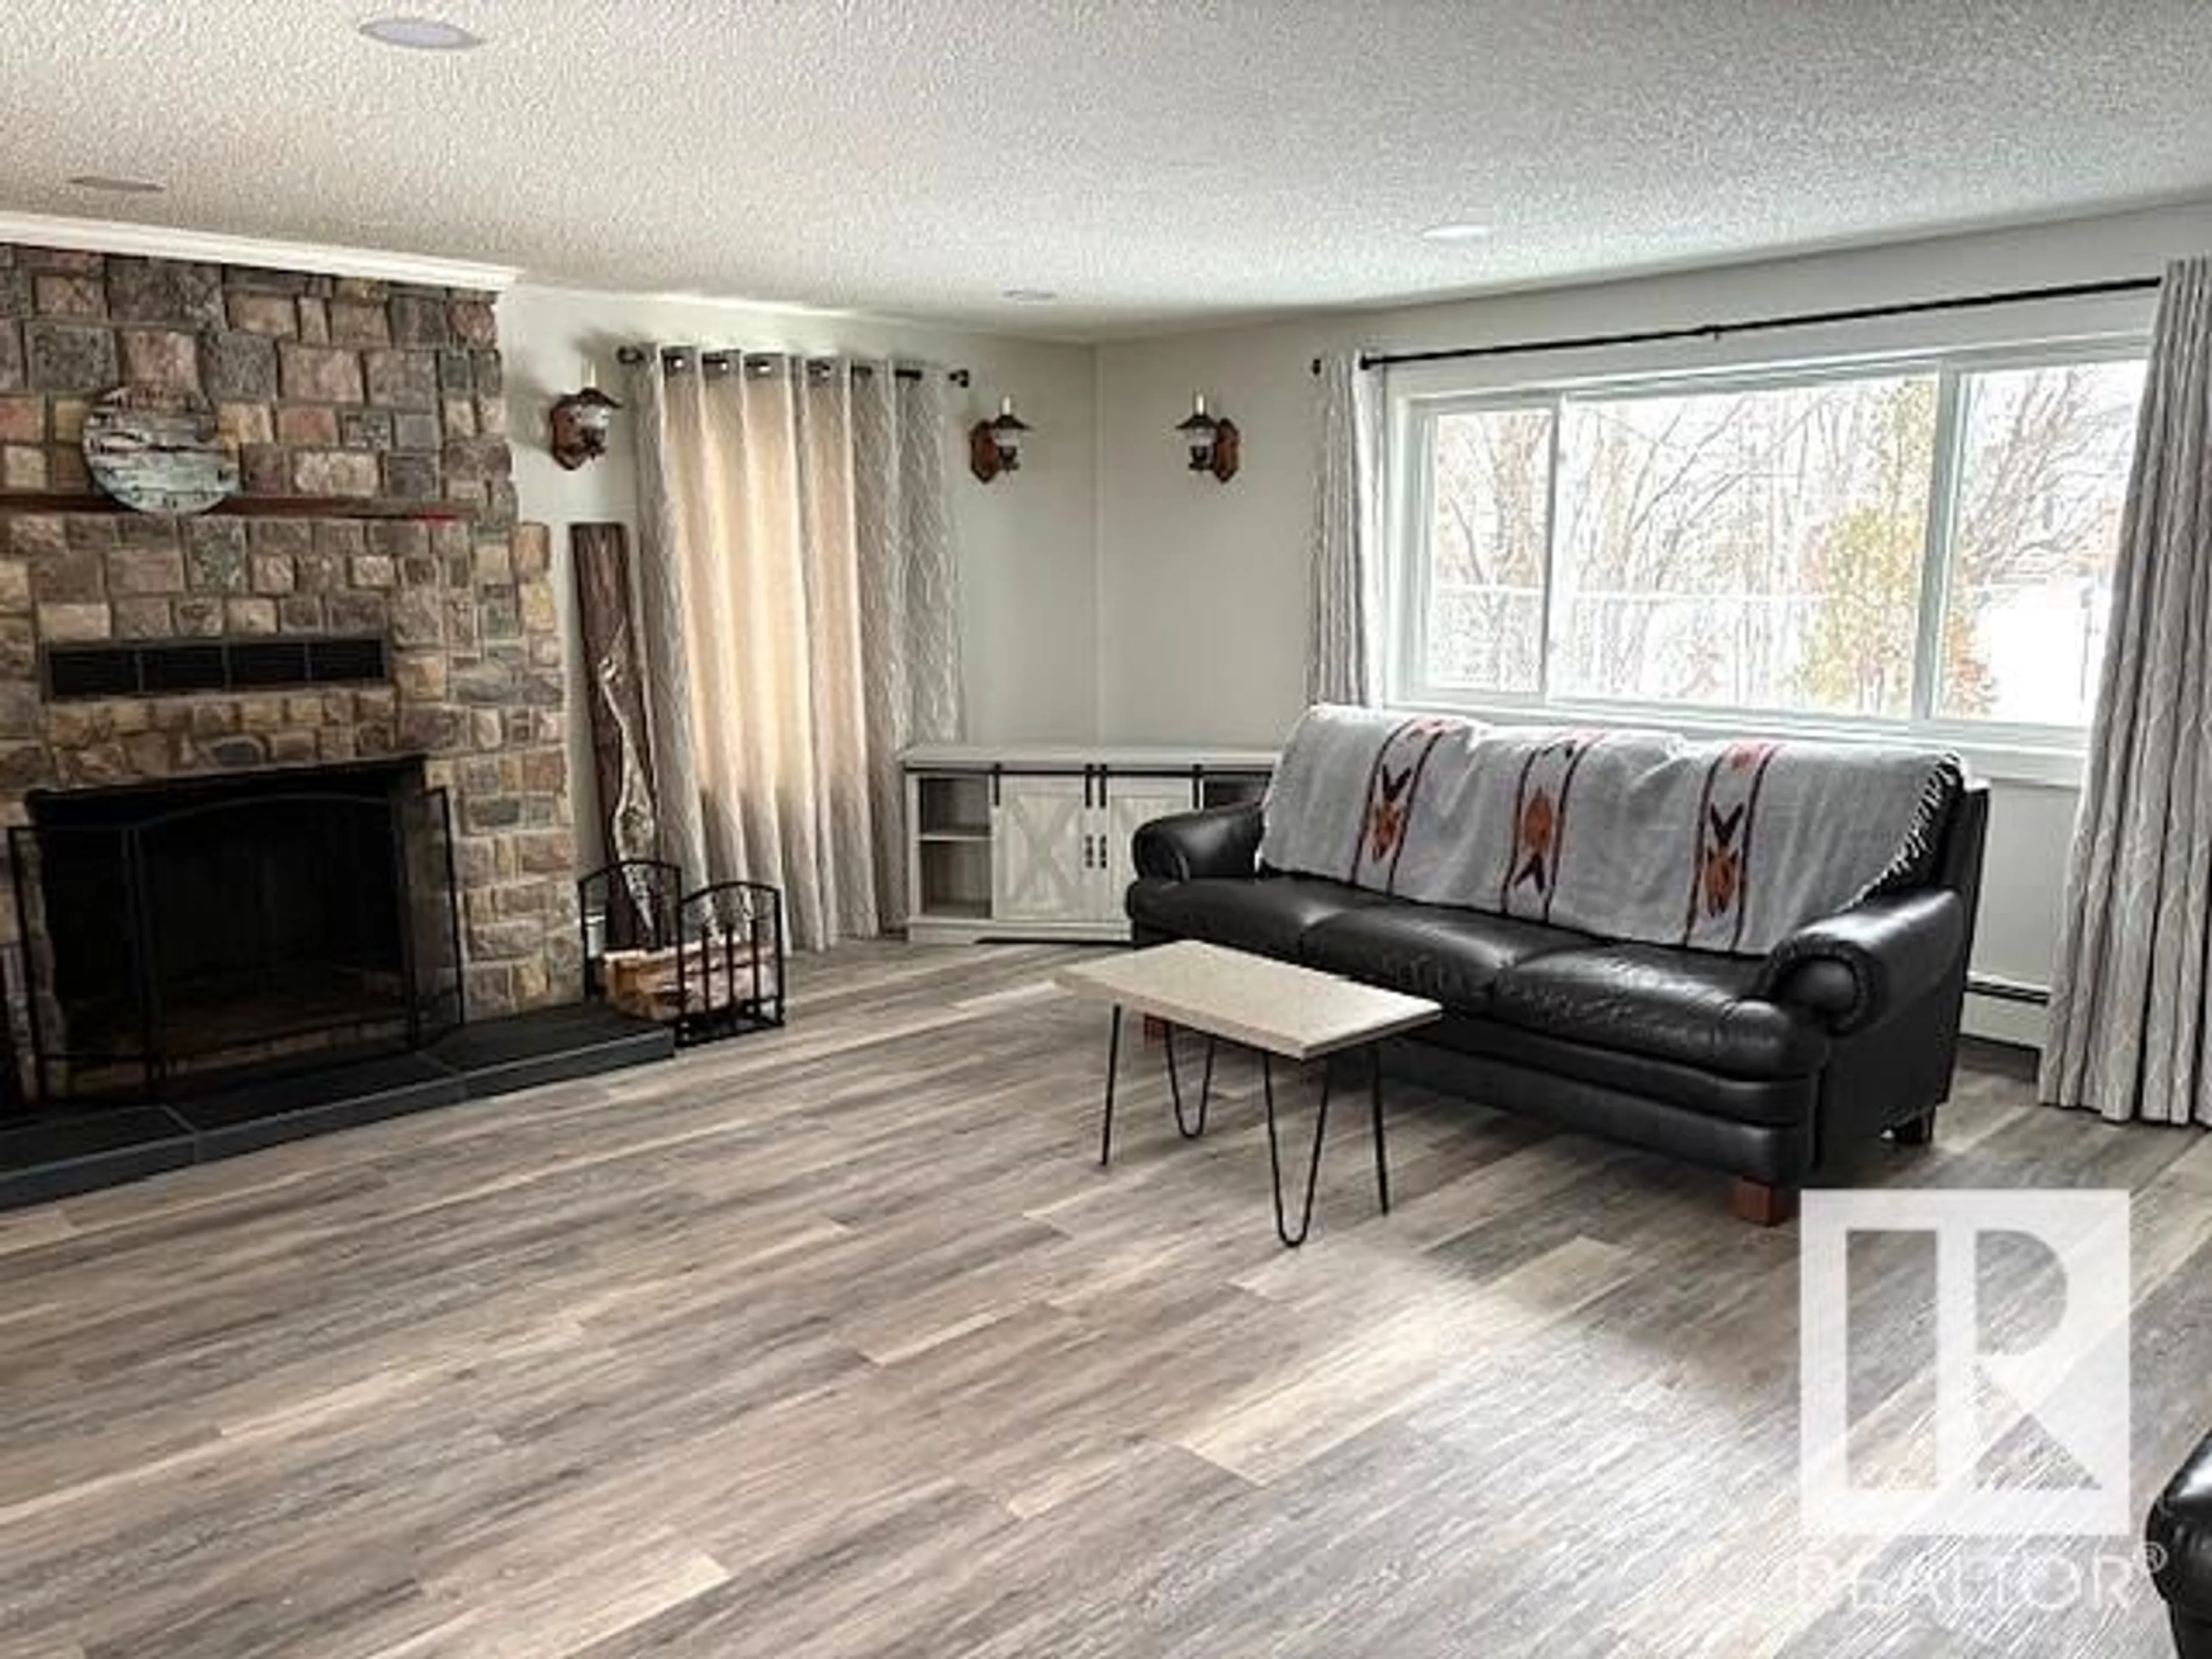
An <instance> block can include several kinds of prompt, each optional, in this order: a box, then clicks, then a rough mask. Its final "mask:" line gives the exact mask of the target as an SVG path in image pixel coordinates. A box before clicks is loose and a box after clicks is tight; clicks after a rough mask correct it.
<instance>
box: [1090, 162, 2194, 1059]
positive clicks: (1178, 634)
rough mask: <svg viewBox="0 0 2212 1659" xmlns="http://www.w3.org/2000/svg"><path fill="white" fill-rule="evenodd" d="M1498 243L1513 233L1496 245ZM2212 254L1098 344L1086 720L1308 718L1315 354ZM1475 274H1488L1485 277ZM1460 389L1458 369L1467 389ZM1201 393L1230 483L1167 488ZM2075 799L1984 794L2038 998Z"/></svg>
mask: <svg viewBox="0 0 2212 1659" xmlns="http://www.w3.org/2000/svg"><path fill="white" fill-rule="evenodd" d="M1509 234H1510V232H1509ZM2207 249H2212V206H2198V207H2191V208H2182V209H2168V210H2159V211H2154V212H2142V213H2135V214H2127V215H2119V216H2111V217H2108V218H2105V219H2100V220H2087V221H2081V222H2074V223H2069V224H2063V225H2051V226H2045V227H2039V228H2033V229H2028V230H2021V231H2011V232H2003V233H1996V234H1984V235H1979V236H1972V237H1958V238H1947V239H1943V240H1934V241H1927V242H1922V243H1916V244H1901V245H1894V246H1889V247H1885V248H1876V249H1866V250H1859V251H1853V252H1835V253H1830V254H1823V255H1814V256H1808V257H1804V258H1793V259H1788V260H1777V261H1771V262H1768V263H1765V264H1749V265H1742V266H1737V267H1731V268H1727V269H1721V270H1704V271H1696V272H1683V273H1679V274H1674V275H1668V276H1653V277H1648V278H1643V279H1639V280H1636V281H1631V282H1620V283H1604V284H1593V285H1589V286H1584V287H1578V288H1563V289H1547V290H1544V291H1541V292H1530V293H1525V294H1516V295H1506V296H1501V297H1497V298H1492V299H1487V300H1478V301H1466V302H1462V303H1454V304H1445V305H1431V306H1420V307H1406V308H1402V309H1398V310H1390V311H1377V312H1371V313H1338V314H1334V315H1330V316H1324V317H1314V318H1308V319H1299V320H1295V321H1291V322H1286V323H1281V324H1275V325H1267V326H1264V327H1257V328H1245V329H1239V330H1227V331H1214V332H1210V333H1194V334H1186V335H1178V336H1175V337H1164V338H1158V339H1150V340H1143V341H1138V342H1133V343H1125V344H1112V345H1108V346H1105V347H1103V348H1102V349H1100V352H1099V354H1098V366H1097V384H1098V489H1097V501H1098V583H1099V597H1098V635H1099V641H1100V647H1101V648H1100V655H1099V668H1098V696H1097V706H1098V720H1099V726H1100V729H1101V731H1102V732H1103V733H1104V734H1106V735H1108V736H1110V737H1113V738H1121V739H1128V740H1137V739H1147V738H1163V739H1164V738H1176V739H1183V738H1205V739H1208V740H1218V741H1224V742H1234V743H1253V744H1264V743H1267V742H1271V741H1273V740H1274V739H1276V738H1279V735H1280V733H1281V732H1282V731H1283V730H1284V728H1285V726H1287V725H1288V724H1289V722H1290V720H1291V719H1292V718H1293V717H1294V716H1295V714H1297V710H1298V708H1299V706H1300V704H1301V703H1302V702H1303V700H1304V694H1303V685H1302V680H1303V670H1302V666H1301V664H1302V653H1303V649H1304V637H1305V623H1304V592H1305V565H1306V557H1307V544H1308V539H1309V530H1310V516H1311V512H1312V491H1313V479H1314V453H1315V446H1316V404H1315V395H1314V382H1313V380H1312V377H1311V375H1310V372H1309V367H1308V365H1309V363H1310V360H1311V359H1312V358H1313V357H1314V356H1315V355H1316V354H1317V353H1320V352H1323V351H1328V350H1336V349H1347V348H1353V347H1367V348H1371V349H1400V350H1405V349H1422V348H1424V347H1450V346H1461V345H1477V344H1482V343H1496V342H1503V341H1509V340H1517V339H1528V338H1550V337H1560V336H1571V335H1582V334H1600V333H1613V332H1619V331H1628V330H1637V329H1652V328H1666V327H1675V326H1687V325H1696V324H1699V323H1705V322H1714V321H1727V320H1733V319H1738V318H1745V317H1756V316H1760V315H1767V314H1783V313H1798V312H1804V311H1814V310H1822V309H1829V308H1835V307H1851V306H1866V305H1878V304H1881V303H1884V302H1888V301H1907V300H1915V299H1929V298H1940V297H1942V296H1945V295H1955V294H1962V293H1967V292H1972V291H1975V290H1978V289H2002V288H2019V287H2026V286H2041V285H2045V284H2051V283H2069V282H2078V281H2091V280H2095V279H2099V278H2104V277H2114V276H2143V275H2154V274H2155V273H2156V272H2157V270H2158V269H2159V266H2160V262H2161V261H2162V260H2163V259H2165V258H2167V257H2170V256H2172V255H2175V254H2182V253H2191V252H2203V251H2205V250H2207ZM1474 257H1475V258H1479V257H1480V255H1479V253H1478V254H1476V255H1475V256H1474ZM2035 310H2037V311H2039V312H2041V313H2044V314H2043V316H2042V317H2041V318H2038V319H2033V328H2034V330H2035V331H2037V332H2041V331H2044V330H2045V327H2046V325H2047V327H2048V329H2049V330H2050V331H2054V332H2069V331H2082V330H2090V329H2100V328H2104V327H2109V326H2112V325H2115V324H2116V323H2117V325H2120V326H2127V327H2147V326H2148V319H2149V314H2150V310H2151V305H2150V301H2149V298H2148V296H2147V295H2146V296H2142V297H2141V298H2130V299H2126V300H2120V301H2111V300H2106V301H2097V302H2094V303H2093V304H2090V305H2081V304H2074V305H2069V306H2065V307H2036V308H2035ZM2029 326H2031V319H2030V318H2029V316H2028V313H2027V312H2026V311H2025V310H2024V309H2022V308H2018V307H2008V308H2003V309H2000V310H1990V311H1984V312H1976V313H1954V314H1952V315H1950V316H1948V317H1946V318H1942V319H1920V320H1917V321H1914V322H1911V323H1891V324H1887V325H1872V326H1860V327H1857V328H1852V329H1831V330H1827V331H1818V332H1792V333H1790V334H1788V335H1767V336H1765V337H1750V338H1746V337H1735V338H1734V339H1731V340H1729V341H1726V342H1723V343H1717V344H1699V345H1697V346H1693V347H1690V348H1682V347H1679V346H1677V347H1670V348H1667V349H1664V350H1657V351H1655V350H1652V349H1644V350H1643V351H1640V352H1637V353H1628V352H1622V351H1614V352H1577V353H1572V354H1564V353H1562V354H1550V355H1548V356H1543V357H1521V358H1516V359H1510V360H1504V361H1503V362H1498V361H1493V362H1492V363H1491V364H1490V365H1489V366H1488V368H1486V373H1487V374H1489V376H1490V377H1491V380H1492V383H1493V384H1494V383H1500V382H1503V381H1504V380H1505V379H1506V377H1508V376H1510V377H1512V378H1514V379H1518V380H1545V379H1553V378H1558V377H1559V376H1561V375H1566V374H1594V373H1601V372H1608V371H1610V372H1619V371H1620V370H1623V369H1630V368H1651V367H1662V366H1663V367H1680V366H1684V365H1687V364H1692V363H1719V362H1731V361H1741V360H1743V359H1744V358H1746V357H1756V356H1770V357H1771V356H1774V355H1776V354H1778V353H1797V352H1802V353H1805V354H1807V355H1816V354H1819V353H1821V352H1826V351H1831V350H1846V349H1893V348H1896V347H1899V346H1904V345H1910V344H1917V343H1960V342H1962V341H1964V340H1966V339H2002V338H2006V337H2014V338H2017V337H2021V331H2022V329H2023V328H2026V327H2029ZM1456 372H1458V373H1461V374H1464V373H1466V370H1465V368H1464V366H1462V369H1461V370H1459V371H1456ZM1192 392H1206V394H1207V395H1208V397H1209V398H1210V400H1211V404H1212V407H1213V408H1214V409H1215V410H1216V411H1217V412H1218V413H1221V414H1225V415H1226V416H1230V417H1231V418H1232V419H1234V420H1235V421H1236V422H1237V425H1238V427H1239V428H1241V430H1242V431H1243V437H1244V454H1243V471H1242V472H1241V473H1240V474H1239V475H1238V477H1237V478H1236V479H1235V480H1234V481H1233V482H1232V483H1230V484H1228V485H1226V486H1220V485H1217V484H1215V483H1213V482H1212V480H1211V479H1209V478H1205V477H1196V476H1194V475H1191V474H1189V473H1188V472H1185V471H1181V470H1180V468H1179V466H1178V463H1177V456H1176V448H1175V445H1174V441H1173V437H1172V435H1171V433H1170V428H1171V427H1172V426H1173V425H1174V424H1175V422H1176V421H1177V420H1179V419H1181V418H1182V416H1183V414H1184V413H1186V412H1187V411H1188V408H1189V404H1190V396H1191V393H1192ZM2074 806H2075V792H2074V790H2073V788H2072V787H2071V786H2070V785H2069V784H2067V783H2064V782H2063V781H2062V782H2059V783H2057V784H2056V785H2054V784H2053V782H2052V781H2051V780H2050V779H2049V778H2048V776H2045V778H2043V779H2042V780H2040V781H2008V780H2002V779H2000V780H1999V781H1996V783H1995V784H1994V785H1993V793H1992V797H1991V809H1992V817H1993V823H1992V826H1991V833H1990V849H1989V878H1988V882H1987V886H1986V890H1985V893H1984V902H1983V907H1982V915H1981V918H1980V924H1979V930H1978V938H1977V943H1976V948H1975V967H1976V968H1977V969H1978V970H1979V971H1980V972H1983V973H1985V974H1995V975H2005V976H2007V977H2011V978H2015V979H2021V980H2025V981H2030V982H2032V983H2037V984H2041V983H2044V982H2045V981H2047V979H2048V976H2049V973H2050V964H2051V954H2052V951H2053V949H2054V946H2055V940H2056V937H2057V910H2058V906H2059V902H2060V898H2061V889H2062V887H2063V879H2064V868H2065V856H2066V844H2067V839H2068V836H2069V830H2070V825H2071V823H2072V818H2073V812H2074ZM1970 1021H1971V1023H1972V1025H1973V1027H1974V1028H1975V1029H1977V1030H1982V1031H1984V1032H1985V1033H1987V1034H1990V1035H1993V1036H2012V1037H2015V1038H2016V1039H2018V1040H2021V1041H2028V1042H2033V1041H2037V1040H2039V1036H2040V1025H2041V1021H2040V1018H2039V1015H2037V1014H2036V1013H2035V1012H2034V1011H2033V1010H2032V1009H2031V1010H2022V1009H2021V1008H2019V1007H2017V1006H2003V1005H1997V1004H1994V1003H1989V1002H1983V1001H1978V1003H1977V1005H1976V1006H1974V1008H1973V1009H1972V1012H1971V1014H1970Z"/></svg>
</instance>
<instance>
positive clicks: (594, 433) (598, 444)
mask: <svg viewBox="0 0 2212 1659" xmlns="http://www.w3.org/2000/svg"><path fill="white" fill-rule="evenodd" d="M621 407H622V405H621V404H618V403H617V402H616V401H615V400H614V399H613V398H610V397H608V396H607V394H606V393H605V392H602V391H600V390H599V386H598V385H597V384H596V381H595V377H594V375H593V373H592V366H591V365H590V364H589V363H586V364H585V365H584V386H583V390H582V391H580V392H569V393H568V394H567V395H566V396H565V397H561V398H555V399H554V400H553V407H552V408H551V409H550V410H547V411H546V419H547V421H548V422H549V423H550V425H551V428H552V441H551V443H550V445H548V447H549V448H550V449H551V451H552V452H553V459H555V460H556V461H557V462H559V463H560V464H561V465H562V466H563V467H565V468H567V469H568V471H571V472H574V471H575V470H576V469H577V468H578V467H580V466H581V465H583V464H584V463H585V462H586V461H595V460H597V459H599V457H600V456H602V455H604V454H605V453H607V431H608V428H610V427H611V426H612V425H613V423H614V415H615V410H618V409H620V408H621Z"/></svg>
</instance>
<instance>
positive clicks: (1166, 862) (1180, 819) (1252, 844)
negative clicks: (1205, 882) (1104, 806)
mask: <svg viewBox="0 0 2212 1659" xmlns="http://www.w3.org/2000/svg"><path fill="white" fill-rule="evenodd" d="M1131 851H1132V853H1133V855H1134V858H1135V862H1136V866H1137V873H1138V874H1139V875H1140V876H1152V877H1158V878H1164V879H1165V880H1168V881H1190V880H1193V879H1194V878H1198V877H1201V876H1249V875H1251V874H1253V873H1255V872H1256V871H1257V870H1258V869H1259V867H1260V803H1259V802H1257V801H1240V802H1238V803H1237V805H1233V806H1209V807H1207V808H1206V809H1205V810H1204V811H1198V812H1177V813H1175V814H1174V815H1173V816H1171V817H1164V818H1154V819H1153V820H1152V822H1151V823H1147V824H1143V825H1140V826H1139V829H1138V830H1137V835H1136V840H1135V842H1134V843H1133V847H1132V848H1131Z"/></svg>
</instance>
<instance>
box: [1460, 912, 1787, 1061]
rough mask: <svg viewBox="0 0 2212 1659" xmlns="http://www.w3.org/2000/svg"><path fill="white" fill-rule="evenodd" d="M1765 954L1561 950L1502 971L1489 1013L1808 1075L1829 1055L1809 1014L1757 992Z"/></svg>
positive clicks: (1654, 948) (1658, 1053) (1567, 1033)
mask: <svg viewBox="0 0 2212 1659" xmlns="http://www.w3.org/2000/svg"><path fill="white" fill-rule="evenodd" d="M1761 966H1762V963H1761V962H1760V960H1759V958H1758V957H1724V956H1719V955H1716V954H1713V953H1711V952H1709V951H1680V950H1676V949H1674V948H1673V947H1671V946H1669V945H1591V946H1588V947H1586V948H1583V949H1580V950H1571V951H1549V952H1547V953H1545V954H1542V955H1540V956H1534V957H1528V958H1527V959H1526V960H1524V961H1521V962H1517V963H1513V964H1511V965H1510V966H1509V967H1507V968H1505V969H1504V970H1503V971H1502V972H1500V973H1499V975H1498V978H1497V980H1496V981H1495V983H1494V984H1493V985H1492V987H1491V994H1490V1002H1489V1006H1488V1008H1487V1010H1486V1012H1488V1013H1489V1014H1490V1016H1491V1017H1492V1018H1494V1019H1499V1020H1503V1021H1504V1022H1505V1023H1506V1024H1510V1025H1516V1026H1519V1027H1521V1028H1522V1030H1531V1031H1542V1032H1545V1033H1547V1034H1548V1035H1550V1036H1555V1037H1565V1038H1567V1039H1570V1040H1571V1041H1574V1042H1588V1043H1592V1044H1595V1045H1596V1046H1597V1047H1599V1048H1611V1049H1614V1050H1617V1051H1620V1052H1622V1053H1626V1054H1650V1055H1652V1056H1654V1057H1655V1058H1657V1059H1661V1060H1680V1061H1682V1062H1683V1063H1685V1064H1686V1065H1691V1066H1703V1067H1705V1069H1707V1070H1709V1071H1714V1072H1718V1073H1723V1074H1725V1075H1727V1076H1731V1077H1753V1078H1773V1077H1802V1076H1804V1075H1806V1074H1807V1073H1811V1072H1814V1071H1817V1070H1818V1069H1819V1068H1820V1066H1821V1065H1822V1064H1823V1063H1824V1062H1825V1061H1826V1059H1827V1057H1828V1039H1827V1035H1826V1033H1825V1032H1824V1031H1822V1030H1820V1027H1819V1026H1818V1025H1817V1024H1814V1022H1813V1021H1812V1020H1811V1019H1810V1018H1808V1017H1806V1016H1805V1015H1804V1014H1802V1013H1801V1012H1797V1011H1796V1010H1793V1009H1789V1008H1784V1007H1783V1006H1780V1005H1778V1004H1777V1003H1772V1002H1768V1001H1766V1000H1764V999H1762V998H1759V997H1757V996H1754V995H1753V994H1752V987H1753V985H1754V984H1755V983H1756V982H1757V981H1758V979H1759V971H1760V969H1761Z"/></svg>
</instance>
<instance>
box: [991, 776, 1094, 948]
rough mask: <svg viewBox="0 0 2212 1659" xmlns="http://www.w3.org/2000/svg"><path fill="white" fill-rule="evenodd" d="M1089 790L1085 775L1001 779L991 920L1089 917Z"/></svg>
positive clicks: (993, 818)
mask: <svg viewBox="0 0 2212 1659" xmlns="http://www.w3.org/2000/svg"><path fill="white" fill-rule="evenodd" d="M1090 803H1091V780H1090V779H1089V778H1087V777H1020V776H1014V775H1009V776H1006V777H1003V778H1001V779H1000V781H999V799H998V804H997V805H995V806H994V807H993V808H992V809H991V917H992V920H993V921H1053V922H1061V921H1090V920H1091V916H1092V913H1093V907H1094V905H1095V902H1096V899H1095V895H1094V892H1093V889H1092V884H1091V871H1090V860H1089V857H1088V853H1089V849H1090V846H1091V842H1090V836H1091V805H1090Z"/></svg>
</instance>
